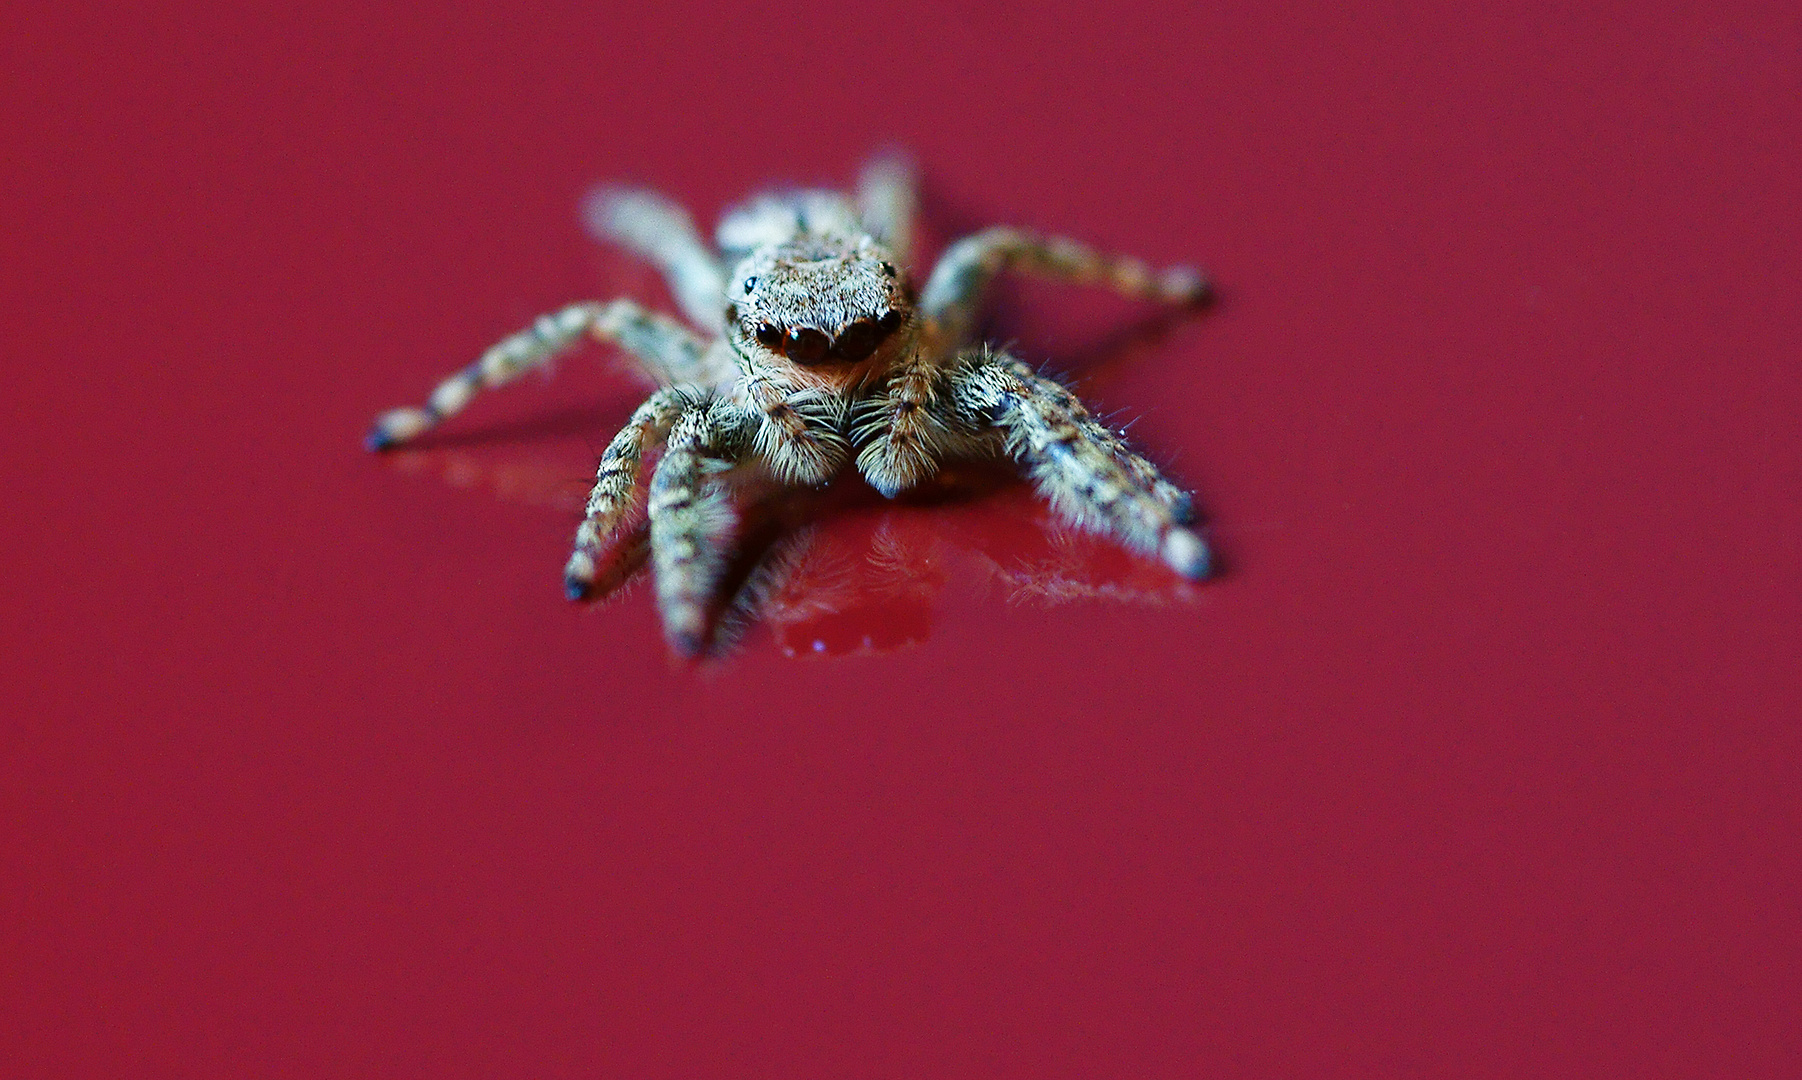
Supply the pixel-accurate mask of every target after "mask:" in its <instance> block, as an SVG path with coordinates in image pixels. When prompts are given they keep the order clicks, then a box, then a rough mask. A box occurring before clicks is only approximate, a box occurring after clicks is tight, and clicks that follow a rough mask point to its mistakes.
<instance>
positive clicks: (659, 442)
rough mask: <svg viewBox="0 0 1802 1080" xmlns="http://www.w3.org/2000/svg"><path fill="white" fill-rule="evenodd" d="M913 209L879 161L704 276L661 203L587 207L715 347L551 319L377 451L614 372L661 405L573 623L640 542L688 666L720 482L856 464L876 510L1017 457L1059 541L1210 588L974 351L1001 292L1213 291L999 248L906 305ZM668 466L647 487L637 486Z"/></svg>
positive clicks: (619, 454)
mask: <svg viewBox="0 0 1802 1080" xmlns="http://www.w3.org/2000/svg"><path fill="white" fill-rule="evenodd" d="M914 201H915V199H914V184H913V176H912V174H911V172H910V170H909V169H908V168H907V167H906V166H905V165H904V164H902V163H901V162H899V161H898V160H895V159H889V158H879V159H877V160H875V161H873V162H872V163H871V164H870V165H868V166H866V168H865V169H864V172H863V175H862V177H861V178H860V182H859V184H858V189H857V193H856V196H855V198H854V199H853V198H850V197H847V196H845V195H842V194H839V193H837V192H829V191H791V192H782V193H769V194H763V195H759V196H757V197H755V198H753V199H752V200H751V201H750V202H748V203H746V204H745V205H743V206H740V207H738V208H736V209H734V210H732V211H731V212H730V213H728V214H726V216H725V217H724V218H723V219H722V220H721V222H720V226H719V230H718V233H717V240H718V243H719V249H720V250H719V252H718V253H717V254H716V253H715V252H714V251H713V250H711V249H709V248H708V247H707V246H706V244H705V243H704V242H703V241H702V239H701V237H700V235H699V234H698V233H697V232H696V230H695V227H694V224H693V222H692V220H691V219H690V218H689V216H688V214H687V213H686V212H684V211H683V210H682V208H681V207H679V206H677V205H676V204H674V203H672V202H670V201H669V200H667V199H665V198H663V197H662V196H660V195H657V194H654V193H652V192H648V191H640V190H629V189H609V190H603V191H601V192H597V193H596V194H595V195H594V196H593V197H592V198H591V199H590V201H589V203H588V205H587V215H588V220H589V224H590V226H591V227H592V228H593V229H594V231H595V232H597V233H598V234H600V235H602V236H604V237H606V238H609V239H611V240H614V241H615V242H617V243H619V244H621V245H623V246H624V247H626V248H628V249H629V250H631V251H633V252H635V253H637V254H639V255H641V256H643V257H644V258H646V259H648V260H649V261H651V262H652V263H655V264H656V265H657V266H658V267H659V268H660V269H661V270H662V271H663V273H664V274H665V276H666V277H667V279H668V281H669V283H670V287H671V289H672V291H673V292H674V294H675V297H676V299H677V301H678V303H679V304H680V306H681V308H682V312H683V314H685V315H686V316H687V317H688V319H689V322H690V323H692V324H693V326H695V327H703V328H705V329H704V330H703V331H697V330H695V329H692V328H691V327H690V326H688V325H684V324H682V323H679V322H677V321H676V320H675V319H672V318H670V317H668V316H665V315H661V314H658V313H656V312H652V311H647V310H645V309H644V308H642V307H640V306H639V305H638V304H636V303H634V302H632V301H631V300H612V301H609V302H607V303H584V304H576V305H574V306H572V307H568V308H565V309H563V310H562V311H559V312H557V313H555V314H552V315H545V316H541V317H540V318H539V319H538V320H537V321H536V322H535V323H533V324H532V326H531V327H530V328H528V329H526V330H523V331H521V332H520V333H517V334H514V335H513V336H512V337H509V338H507V339H506V340H504V341H502V342H500V343H499V344H497V345H495V346H494V347H493V348H491V349H489V350H488V351H487V352H486V353H484V354H483V355H482V358H481V359H480V360H477V361H476V362H475V363H474V364H471V365H470V366H469V367H467V368H464V369H463V370H462V371H459V372H458V373H457V374H455V375H452V376H451V377H450V378H449V379H447V380H445V381H444V382H443V383H441V384H440V385H439V386H438V388H437V389H436V390H435V391H434V392H433V393H432V396H431V398H430V399H429V400H428V402H427V403H426V404H425V405H424V406H423V407H418V408H401V409H394V410H392V411H390V412H387V413H384V414H383V415H382V416H381V417H380V418H379V419H377V421H376V424H375V429H374V430H373V431H372V432H371V433H370V435H369V440H368V445H369V447H370V449H372V450H384V449H388V448H390V447H393V446H397V445H400V444H402V443H405V442H407V441H409V440H411V439H413V438H415V437H417V436H418V435H420V434H421V433H422V432H424V431H426V430H428V429H429V428H431V427H433V426H434V425H436V424H437V423H439V422H440V421H442V420H444V419H445V418H447V417H449V416H452V415H454V414H455V413H457V412H459V411H461V410H462V409H463V407H464V406H465V405H467V404H468V403H469V400H470V399H471V398H472V397H474V396H475V393H476V391H477V390H478V389H480V388H483V387H496V386H501V385H503V384H505V383H509V382H512V381H513V380H514V379H516V378H518V377H519V376H520V375H521V374H523V373H525V372H526V371H528V370H531V369H533V368H536V367H539V366H541V365H543V364H545V363H547V362H548V361H550V360H551V359H552V358H553V357H555V356H557V355H558V354H559V353H562V352H565V351H566V350H569V349H571V348H574V347H575V346H576V345H577V344H579V343H580V341H581V340H582V338H583V337H584V336H589V335H592V336H593V337H595V338H598V339H600V340H602V341H606V342H610V343H613V344H615V345H618V346H619V347H621V348H623V349H624V350H626V351H627V352H628V353H630V354H631V355H633V356H634V357H636V358H637V359H638V360H639V361H640V362H641V363H642V364H643V365H644V367H645V368H646V370H647V371H648V372H649V374H650V375H651V376H652V377H653V378H655V380H656V381H657V383H658V384H659V386H660V388H659V389H658V390H657V391H656V392H655V393H653V394H652V395H651V396H650V398H649V399H648V400H646V401H645V402H644V404H642V405H640V406H639V407H638V410H637V411H636V412H634V413H633V414H632V418H631V419H630V420H628V421H627V422H626V426H625V428H624V430H622V431H620V433H619V434H618V435H616V436H614V438H613V441H612V442H610V443H609V444H608V445H607V449H606V451H605V452H604V453H603V454H602V455H601V460H600V466H599V469H598V471H597V474H596V476H595V483H594V489H593V492H592V493H591V494H590V495H589V498H588V508H587V514H586V517H585V518H584V520H583V521H582V524H581V526H580V528H578V529H577V530H576V538H575V550H574V552H573V553H572V554H571V555H570V557H569V563H568V565H567V566H566V568H565V569H564V583H565V586H566V588H567V591H568V594H569V596H570V598H571V599H582V598H584V597H586V596H588V595H590V594H591V593H593V592H595V591H597V587H604V586H605V585H606V584H607V583H608V582H607V581H603V580H601V579H602V578H604V577H606V576H607V575H604V574H603V573H602V569H603V568H602V566H601V563H602V561H603V560H605V559H607V558H608V557H609V553H612V552H617V551H619V550H621V549H622V547H623V546H627V545H633V544H641V543H642V542H643V536H644V534H645V531H646V530H647V519H648V534H649V544H650V552H651V561H652V563H653V565H654V568H655V571H656V588H657V603H658V608H659V610H660V612H661V614H662V618H663V627H664V634H665V636H666V637H667V638H668V640H669V643H670V645H671V647H672V648H674V649H676V650H677V651H678V652H681V653H684V654H688V655H693V654H695V653H698V652H699V651H701V649H702V648H703V647H704V645H705V643H706V641H707V637H708V620H709V617H710V612H711V611H712V609H713V608H714V606H715V601H716V599H717V597H716V593H717V592H718V590H719V589H720V587H721V584H722V578H723V577H724V576H725V574H726V571H727V568H728V564H729V563H730V561H731V559H730V556H731V548H732V532H733V527H734V524H735V515H734V513H733V510H732V500H731V493H730V491H729V490H728V489H729V480H730V478H734V477H739V476H743V475H745V474H749V473H756V474H757V475H761V476H763V477H767V478H768V479H770V480H773V481H775V482H776V483H778V484H784V485H800V484H810V485H819V484H824V483H826V482H827V481H829V480H831V479H832V478H833V477H834V476H835V475H836V474H837V473H838V472H839V471H840V470H841V469H842V468H843V467H844V465H845V463H846V462H847V461H848V460H851V459H852V458H853V457H855V460H856V463H857V469H858V471H859V472H861V473H862V474H863V476H864V478H865V479H866V480H867V481H868V482H869V483H870V485H871V486H872V487H874V488H875V489H876V490H877V491H879V492H881V493H882V494H884V495H889V496H892V495H895V494H896V493H898V492H900V491H903V490H905V489H907V488H910V487H913V486H914V485H916V484H918V483H920V482H921V481H923V480H926V479H928V478H930V477H932V476H933V475H934V474H935V473H936V471H937V468H938V465H937V463H938V461H939V459H940V458H942V457H943V458H971V457H993V456H997V455H1005V456H1008V457H1011V458H1012V459H1014V460H1015V461H1017V462H1018V463H1019V464H1020V465H1021V466H1023V467H1024V468H1025V470H1026V472H1027V473H1028V474H1029V475H1030V476H1031V477H1032V480H1033V482H1034V483H1035V484H1036V485H1037V486H1038V489H1039V491H1040V493H1041V494H1042V495H1043V496H1044V497H1045V498H1047V499H1048V500H1049V501H1050V504H1051V506H1052V507H1053V509H1054V510H1055V511H1056V512H1057V513H1059V514H1060V515H1061V516H1062V517H1064V518H1066V519H1068V520H1069V521H1071V522H1072V523H1074V524H1076V525H1078V526H1081V527H1083V528H1087V529H1090V530H1093V531H1096V532H1100V533H1104V534H1107V535H1109V536H1111V537H1113V538H1114V539H1116V540H1117V541H1119V542H1120V543H1122V544H1124V545H1125V546H1127V547H1129V548H1132V549H1134V550H1136V551H1139V552H1142V553H1145V554H1148V555H1154V556H1157V557H1160V558H1162V559H1163V561H1164V562H1165V563H1167V564H1168V565H1169V566H1170V567H1172V568H1173V569H1175V570H1176V571H1177V572H1178V573H1180V574H1183V575H1184V576H1186V577H1189V578H1193V579H1199V578H1202V577H1205V576H1206V575H1207V573H1208V562H1209V556H1208V548H1207V545H1206V544H1205V543H1204V542H1203V541H1202V539H1201V538H1200V537H1199V536H1197V535H1196V534H1195V533H1194V532H1193V531H1191V530H1190V529H1188V528H1187V527H1186V526H1188V525H1189V524H1191V523H1192V521H1193V515H1192V514H1191V512H1190V507H1189V496H1188V495H1187V494H1185V493H1184V492H1182V491H1180V490H1178V489H1177V488H1176V487H1174V486H1173V485H1171V484H1170V483H1169V482H1167V481H1166V480H1164V478H1163V477H1161V476H1160V475H1158V471H1157V469H1156V468H1155V467H1154V466H1153V465H1152V464H1151V463H1150V462H1148V461H1146V460H1145V459H1144V458H1142V457H1140V456H1138V455H1137V454H1135V453H1133V452H1132V451H1131V450H1129V449H1127V447H1126V445H1125V444H1124V443H1123V442H1122V441H1121V439H1120V437H1119V436H1118V435H1117V434H1116V433H1115V432H1113V431H1111V430H1110V429H1109V428H1108V427H1107V426H1106V425H1104V424H1102V423H1101V422H1100V421H1098V420H1096V419H1095V418H1094V417H1093V416H1091V415H1090V413H1089V411H1088V410H1087V409H1085V408H1084V407H1083V405H1082V403H1081V402H1080V401H1078V400H1077V399H1076V397H1075V396H1074V395H1073V394H1071V393H1070V391H1069V390H1067V389H1066V388H1065V387H1064V386H1063V385H1061V384H1060V383H1058V382H1056V381H1054V380H1052V379H1049V378H1047V377H1045V376H1043V375H1040V374H1038V373H1037V372H1035V371H1034V370H1033V369H1032V368H1030V367H1028V366H1027V365H1026V364H1024V363H1021V362H1020V361H1019V360H1016V359H1014V358H1013V357H1011V356H1009V355H1007V354H1006V353H1004V352H1000V351H997V350H995V349H992V348H990V347H988V346H986V345H975V346H974V347H973V346H972V342H971V337H972V330H973V321H974V317H975V313H976V309H977V306H978V304H979V303H980V301H981V299H982V296H983V293H984V291H985V289H986V287H987V285H988V283H989V281H990V280H991V279H992V278H993V277H994V276H995V274H996V273H998V272H999V271H1001V270H1003V269H1006V268H1010V267H1011V268H1018V269H1022V270H1028V271H1032V272H1036V273H1039V274H1043V275H1047V276H1051V277H1057V278H1064V279H1067V280H1071V281H1077V282H1084V283H1094V284H1101V285H1106V286H1109V287H1111V288H1113V289H1114V290H1116V291H1117V292H1120V293H1122V294H1125V295H1127V296H1131V297H1138V298H1142V299H1148V300H1156V301H1161V302H1163V303H1167V304H1173V305H1192V304H1198V303H1200V302H1202V301H1203V300H1205V299H1206V296H1207V288H1208V287H1207V283H1206V281H1205V279H1204V278H1203V277H1202V276H1201V275H1200V274H1199V273H1197V272H1196V271H1194V270H1191V269H1188V268H1185V267H1177V268H1172V269H1168V270H1165V271H1163V272H1161V273H1154V272H1153V271H1152V270H1151V269H1150V268H1149V267H1148V266H1146V265H1145V264H1144V263H1142V262H1140V261H1138V260H1136V259H1128V258H1121V257H1116V256H1107V255H1102V254H1099V253H1097V252H1095V251H1093V250H1091V249H1089V248H1087V247H1084V246H1083V245H1081V244H1078V243H1075V242H1073V241H1070V240H1062V239H1055V238H1049V237H1041V236H1037V235H1035V234H1033V233H1030V232H1026V231H1023V230H1020V229H1013V228H1004V227H997V228H989V229H984V230H983V231H981V232H979V233H976V234H975V235H972V236H968V237H965V238H964V239H962V240H959V241H957V242H956V243H954V244H952V245H951V246H950V248H948V249H947V250H946V251H945V253H944V255H943V257H941V258H940V259H939V261H938V265H937V266H935V267H934V268H933V271H932V273H931V274H930V275H929V276H928V277H927V279H926V286H925V288H924V289H923V290H920V291H918V292H916V290H915V288H914V286H913V284H912V282H911V280H910V279H909V276H908V273H907V270H906V266H907V259H908V248H909V246H910V241H911V239H912V225H913V222H912V219H913V211H914ZM658 448H661V449H662V457H661V459H660V460H659V461H658V462H657V465H656V467H655V468H654V469H653V470H652V472H651V478H650V483H649V485H648V487H647V485H642V484H640V483H639V472H640V465H641V463H642V462H643V460H644V458H645V455H646V454H647V453H649V452H652V451H654V450H656V449H658Z"/></svg>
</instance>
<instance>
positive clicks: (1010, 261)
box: [920, 226, 1208, 345]
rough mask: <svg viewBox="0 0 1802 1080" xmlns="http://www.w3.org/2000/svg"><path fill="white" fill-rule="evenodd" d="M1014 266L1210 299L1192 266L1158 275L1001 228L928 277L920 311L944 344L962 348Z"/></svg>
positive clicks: (970, 241)
mask: <svg viewBox="0 0 1802 1080" xmlns="http://www.w3.org/2000/svg"><path fill="white" fill-rule="evenodd" d="M1009 268H1014V269H1019V270H1025V271H1028V272H1030V273H1034V274H1040V275H1043V276H1045V277H1053V278H1059V279H1062V280H1065V281H1071V282H1075V283H1078V284H1084V285H1104V286H1107V287H1108V288H1111V289H1113V290H1114V291H1115V292H1118V293H1120V294H1122V295H1124V296H1130V297H1133V298H1135V299H1141V300H1157V301H1160V302H1163V303H1167V304H1195V303H1200V302H1201V301H1203V300H1205V299H1206V298H1207V295H1208V285H1207V279H1206V278H1204V277H1203V276H1202V275H1201V274H1200V272H1198V271H1196V270H1194V269H1192V268H1190V267H1187V266H1173V267H1170V268H1169V269H1166V270H1164V271H1162V272H1160V273H1153V272H1152V269H1151V267H1149V266H1147V265H1146V264H1145V263H1144V262H1142V261H1140V260H1138V259H1133V258H1128V257H1125V256H1119V255H1103V254H1101V253H1100V252H1098V251H1095V250H1094V249H1092V248H1089V247H1086V246H1084V245H1082V244H1079V243H1077V242H1076V241H1074V240H1065V239H1061V238H1059V237H1045V236H1039V235H1037V234H1036V233H1031V232H1027V231H1026V230H1024V229H1012V228H1008V227H1006V226H996V227H994V228H990V229H984V230H983V231H982V232H979V233H976V234H975V235H973V236H966V237H964V238H963V239H962V240H959V241H958V242H957V243H955V244H952V245H951V247H950V248H948V249H946V251H945V254H944V255H942V256H941V257H940V258H939V261H938V265H937V266H935V267H933V269H932V276H931V277H930V278H928V279H927V282H926V290H925V292H924V293H923V294H922V295H921V297H920V311H921V313H922V314H923V315H925V316H926V318H927V319H928V320H929V323H931V324H935V325H936V326H937V327H938V340H940V341H944V342H946V343H948V344H951V345H958V344H962V343H963V342H964V341H966V340H967V335H968V334H969V332H970V325H971V320H972V319H973V318H974V317H975V313H976V309H977V307H978V306H979V305H980V304H981V303H982V297H983V293H984V292H985V291H986V290H987V289H988V285H989V282H990V281H992V280H994V277H995V275H996V274H998V273H1000V272H1001V271H1003V270H1006V269H1009Z"/></svg>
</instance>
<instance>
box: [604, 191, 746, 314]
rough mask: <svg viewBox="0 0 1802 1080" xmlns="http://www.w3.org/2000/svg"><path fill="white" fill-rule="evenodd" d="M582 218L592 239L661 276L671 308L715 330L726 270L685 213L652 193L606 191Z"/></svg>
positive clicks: (722, 308) (723, 299)
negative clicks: (672, 297) (619, 249)
mask: <svg viewBox="0 0 1802 1080" xmlns="http://www.w3.org/2000/svg"><path fill="white" fill-rule="evenodd" d="M583 217H584V218H586V219H587V222H588V228H589V230H590V231H591V232H593V233H594V234H595V235H596V236H597V237H600V238H601V239H603V240H611V241H613V242H614V243H616V244H619V245H620V246H621V247H623V248H625V249H626V250H628V251H631V252H632V253H634V254H636V255H638V256H640V257H642V258H643V259H645V260H646V261H648V262H650V263H652V264H653V265H655V266H656V267H657V268H658V269H659V270H661V271H663V276H664V278H665V279H666V280H667V281H668V282H669V287H670V292H671V293H673V294H674V295H675V297H676V303H677V304H678V305H679V306H680V307H681V308H682V313H683V314H684V315H687V316H688V318H689V319H690V320H691V321H692V322H693V323H694V324H695V325H696V326H700V327H705V328H706V329H709V330H715V329H717V328H718V327H719V325H720V320H721V318H722V316H723V314H724V313H725V310H726V269H725V267H723V266H721V265H720V261H719V259H718V258H717V257H716V256H715V255H714V253H713V251H712V250H711V249H710V248H708V246H707V244H706V242H705V241H703V240H702V239H701V234H700V233H699V232H697V231H696V230H695V224H694V219H693V218H691V217H689V216H688V211H686V210H684V209H682V207H680V206H678V205H677V204H676V203H674V202H672V201H670V200H669V199H667V198H665V197H663V196H662V195H659V194H657V193H656V192H654V191H644V190H642V189H638V188H614V187H606V188H600V189H597V190H596V191H594V192H593V193H592V194H590V195H589V196H588V199H587V201H586V202H585V203H584V204H583Z"/></svg>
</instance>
